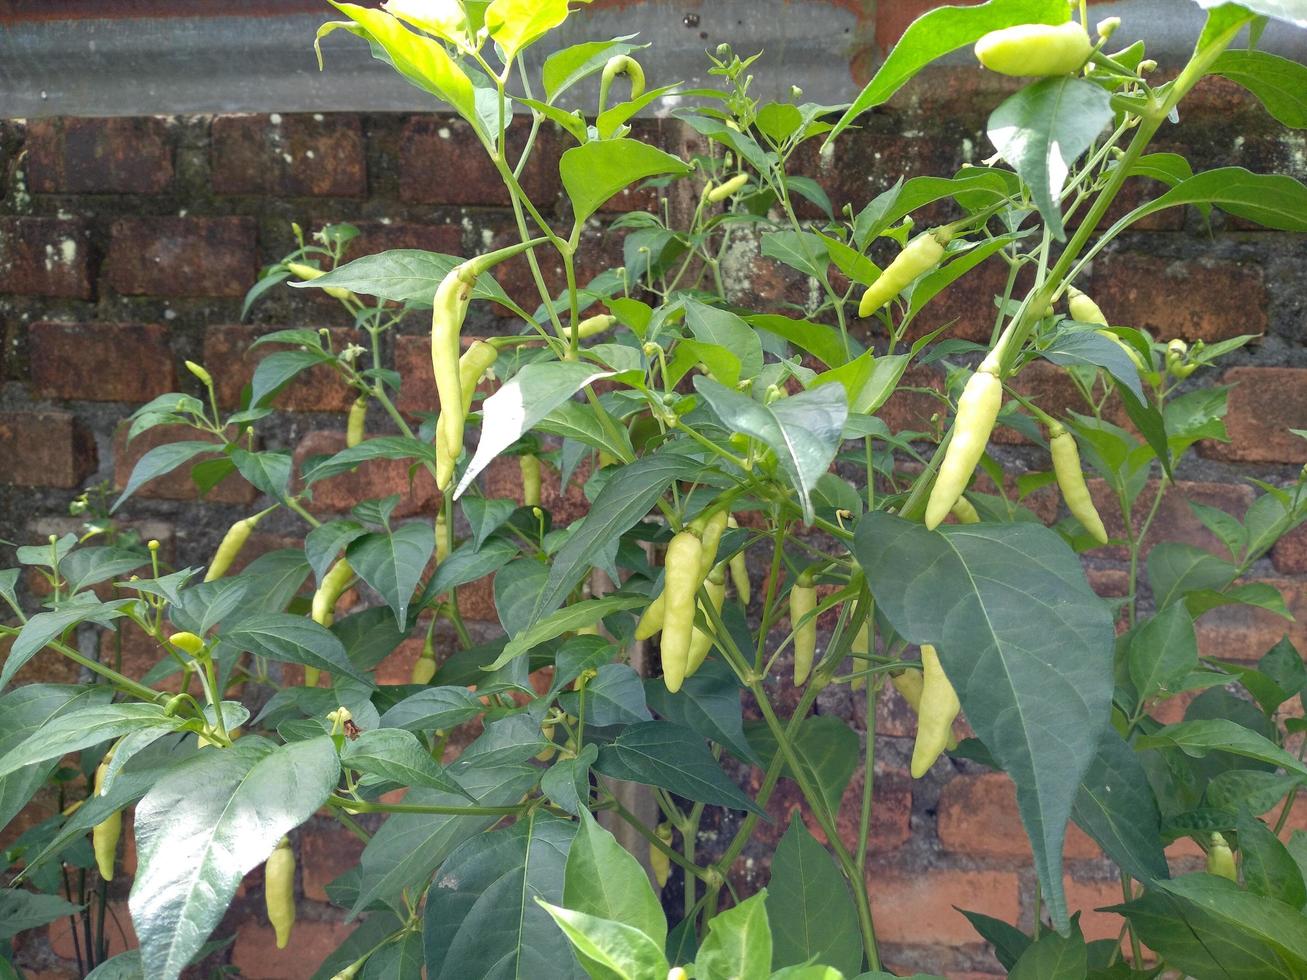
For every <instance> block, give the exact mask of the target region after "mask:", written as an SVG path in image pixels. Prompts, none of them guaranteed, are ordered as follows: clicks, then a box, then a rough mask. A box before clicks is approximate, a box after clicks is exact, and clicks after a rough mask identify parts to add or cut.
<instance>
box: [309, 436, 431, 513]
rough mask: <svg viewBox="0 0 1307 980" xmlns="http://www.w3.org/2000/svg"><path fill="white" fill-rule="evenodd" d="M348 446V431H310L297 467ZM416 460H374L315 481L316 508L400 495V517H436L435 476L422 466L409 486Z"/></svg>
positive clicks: (345, 506) (397, 510) (342, 507)
mask: <svg viewBox="0 0 1307 980" xmlns="http://www.w3.org/2000/svg"><path fill="white" fill-rule="evenodd" d="M344 448H345V433H344V432H332V431H329V430H325V429H319V430H316V431H314V432H310V433H309V434H308V435H306V436H305V437H304V438H303V439H302V440H301V441H300V444H299V446H298V447H296V449H295V470H296V472H297V473H299V472H303V469H304V463H305V461H306V460H307V459H309V458H310V457H313V456H333V455H335V454H336V453H338V452H340V451H341V450H342V449H344ZM411 465H413V463H412V461H409V460H403V459H371V460H368V461H367V462H365V463H363V464H362V465H360V466H359V467H358V468H357V469H355V470H354V471H352V472H350V473H342V474H341V475H339V476H333V477H331V478H329V479H326V480H320V481H318V482H317V483H315V484H313V487H312V490H313V505H312V506H313V508H314V509H315V510H327V511H337V512H341V511H347V510H349V509H350V508H351V507H353V506H354V505H355V504H357V503H360V502H361V501H364V500H370V499H373V498H376V497H388V496H390V495H391V494H399V496H400V502H399V506H398V507H396V508H395V512H394V513H395V516H396V517H407V516H411V515H414V514H426V515H428V516H432V517H434V514H435V509H436V504H437V502H438V501H439V499H440V494H439V492H438V491H437V490H436V482H435V479H434V478H433V477H432V476H431V474H430V472H429V471H428V470H426V469H425V468H423V467H421V466H418V467H417V469H416V471H415V472H414V474H413V480H412V486H410V485H409V467H410V466H411Z"/></svg>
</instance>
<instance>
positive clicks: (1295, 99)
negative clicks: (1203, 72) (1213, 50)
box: [1209, 49, 1307, 129]
mask: <svg viewBox="0 0 1307 980" xmlns="http://www.w3.org/2000/svg"><path fill="white" fill-rule="evenodd" d="M1209 70H1210V72H1211V74H1213V75H1222V76H1224V77H1225V78H1228V79H1230V81H1232V82H1238V83H1239V84H1240V85H1242V86H1243V87H1244V88H1246V89H1247V90H1248V91H1249V92H1252V93H1253V95H1255V96H1257V98H1258V100H1260V102H1261V103H1262V105H1263V106H1265V107H1266V111H1267V112H1269V113H1270V114H1271V115H1272V116H1274V117H1275V119H1276V120H1277V121H1278V122H1280V123H1281V124H1283V125H1285V126H1289V127H1291V128H1293V129H1304V128H1307V66H1304V65H1300V64H1299V63H1298V62H1296V61H1290V60H1289V59H1288V58H1281V57H1280V56H1279V55H1276V54H1271V53H1270V52H1269V51H1256V50H1253V49H1245V50H1242V51H1226V52H1223V53H1222V54H1221V56H1220V57H1219V58H1217V59H1216V61H1215V63H1214V64H1213V65H1212V67H1211V68H1210V69H1209Z"/></svg>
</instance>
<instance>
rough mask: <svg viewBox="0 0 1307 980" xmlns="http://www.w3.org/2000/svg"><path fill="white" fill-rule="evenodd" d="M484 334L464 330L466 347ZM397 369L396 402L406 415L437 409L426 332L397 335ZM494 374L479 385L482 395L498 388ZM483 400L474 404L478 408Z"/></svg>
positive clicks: (438, 403) (480, 338) (429, 344)
mask: <svg viewBox="0 0 1307 980" xmlns="http://www.w3.org/2000/svg"><path fill="white" fill-rule="evenodd" d="M483 339H485V338H483V337H474V336H471V335H469V334H464V335H463V336H462V337H461V338H460V340H461V342H462V345H463V350H467V349H468V348H469V347H470V346H472V344H473V343H474V342H475V341H478V340H483ZM395 370H396V371H398V372H399V376H400V386H399V397H398V398H397V399H396V400H395V406H396V407H397V408H398V409H399V410H400V411H401V412H403V413H405V414H406V415H416V414H418V413H419V412H438V411H439V410H440V402H439V400H438V399H437V398H436V383H435V381H434V380H433V379H432V375H431V338H430V337H428V336H426V335H425V334H404V335H402V336H399V337H396V338H395ZM495 387H496V384H495V381H494V378H493V377H492V376H490V375H488V376H487V377H486V378H485V380H483V381H482V382H481V384H480V385H478V386H477V390H478V391H479V392H481V394H482V395H489V394H490V393H491V392H493V391H494V390H495ZM479 404H480V402H479V401H478V402H476V403H474V405H473V408H474V409H475V408H476V407H477V406H478V405H479Z"/></svg>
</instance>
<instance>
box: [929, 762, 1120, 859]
mask: <svg viewBox="0 0 1307 980" xmlns="http://www.w3.org/2000/svg"><path fill="white" fill-rule="evenodd" d="M939 839H940V843H941V844H943V845H944V849H945V850H947V851H952V852H954V853H957V854H970V855H974V856H977V857H993V858H1016V859H1022V860H1029V858H1030V842H1029V841H1028V840H1027V839H1026V834H1025V830H1024V829H1023V828H1022V826H1021V817H1020V814H1019V813H1018V812H1017V797H1016V788H1015V787H1014V786H1013V784H1012V780H1011V779H1009V778H1008V777H1007V776H1006V775H1004V774H1002V773H986V774H984V775H982V776H955V777H953V779H952V780H950V781H949V783H948V784H947V785H946V786H945V787H944V790H943V792H942V793H941V794H940V800H939ZM1101 853H1102V852H1100V851H1099V849H1098V845H1097V844H1095V843H1094V842H1093V841H1092V840H1090V839H1089V838H1088V837H1087V836H1086V835H1085V833H1084V832H1083V831H1082V830H1080V828H1078V827H1076V826H1075V825H1072V826H1071V827H1069V828H1068V830H1067V841H1066V851H1065V856H1066V859H1067V860H1068V861H1074V860H1093V859H1094V858H1097V857H1100V856H1101Z"/></svg>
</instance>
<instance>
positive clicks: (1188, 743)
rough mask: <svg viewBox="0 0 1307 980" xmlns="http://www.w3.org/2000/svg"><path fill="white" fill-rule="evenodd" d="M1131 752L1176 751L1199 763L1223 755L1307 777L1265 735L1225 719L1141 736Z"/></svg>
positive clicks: (1179, 725) (1190, 723)
mask: <svg viewBox="0 0 1307 980" xmlns="http://www.w3.org/2000/svg"><path fill="white" fill-rule="evenodd" d="M1249 707H1250V708H1251V707H1252V706H1251V705H1249ZM1254 714H1255V712H1254ZM1135 748H1136V749H1151V748H1177V749H1179V750H1180V751H1182V752H1183V753H1184V754H1185V755H1188V756H1192V757H1193V758H1195V759H1201V758H1203V757H1204V756H1205V755H1207V754H1208V753H1209V752H1226V753H1229V754H1230V755H1241V756H1243V757H1245V758H1248V759H1256V760H1257V761H1258V762H1265V763H1267V764H1269V765H1272V766H1278V767H1280V768H1281V769H1284V770H1285V771H1286V772H1291V773H1294V774H1295V775H1298V776H1303V777H1307V765H1304V764H1303V763H1301V762H1299V761H1298V760H1297V759H1296V758H1294V757H1293V756H1292V755H1290V754H1289V753H1288V752H1286V751H1284V749H1282V748H1280V747H1279V746H1278V745H1276V744H1275V743H1274V742H1272V741H1271V740H1270V739H1268V738H1267V737H1266V736H1265V735H1259V734H1257V733H1256V732H1254V731H1251V730H1249V729H1247V728H1245V727H1244V726H1243V725H1241V724H1239V723H1238V722H1235V721H1230V720H1229V719H1228V718H1204V719H1199V720H1195V721H1181V722H1177V723H1176V724H1174V725H1167V726H1165V727H1164V728H1159V729H1158V730H1157V731H1155V732H1153V733H1152V734H1151V735H1141V736H1140V737H1139V738H1137V739H1136V740H1135Z"/></svg>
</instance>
